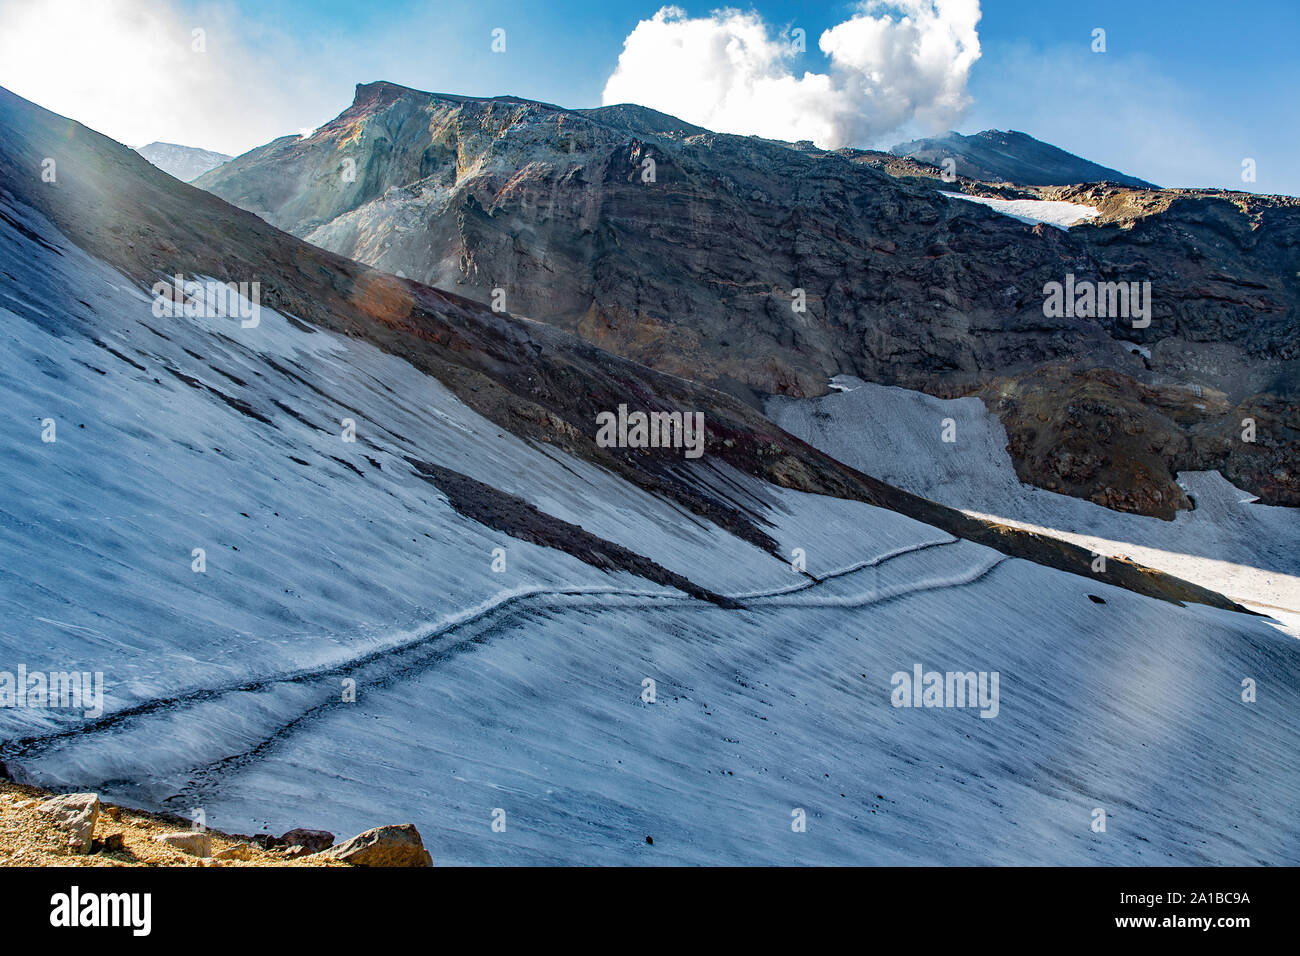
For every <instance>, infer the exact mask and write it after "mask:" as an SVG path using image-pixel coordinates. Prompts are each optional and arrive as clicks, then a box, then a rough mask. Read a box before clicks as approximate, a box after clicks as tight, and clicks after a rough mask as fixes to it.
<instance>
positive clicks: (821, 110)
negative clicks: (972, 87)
mask: <svg viewBox="0 0 1300 956" xmlns="http://www.w3.org/2000/svg"><path fill="white" fill-rule="evenodd" d="M979 19H980V7H979V0H894V2H884V0H867V2H865V3H862V4H861V5H860V7H859V12H858V13H856V14H854V15H853V16H852V17H850V18H849V19H848V20H846V21H844V22H843V23H840V24H838V25H836V26H834V27H832V28H831V29H829V30H827V31H825V32H824V33H822V35H821V38H820V39H819V41H818V46H819V47H820V49H821V51H822V53H823V54H825V56H826V57H827V60H828V68H827V71H826V72H824V73H815V72H805V73H804V74H803V75H802V76H798V75H796V74H795V70H794V62H795V60H796V58H797V56H798V53H797V52H796V50H795V49H794V47H793V44H792V43H791V39H790V37H789V36H785V35H777V34H774V33H773V32H772V31H771V30H770V29H769V27H768V26H767V24H766V23H765V22H764V21H763V20H762V18H761V17H760V16H759V15H758V14H756V13H752V12H751V13H742V12H740V11H737V10H720V11H716V12H714V13H713V14H712V15H711V16H708V17H699V18H690V17H688V16H687V15H686V14H685V12H684V11H682V10H681V9H680V8H678V7H664V8H663V9H661V10H659V12H658V13H656V14H655V15H654V16H653V17H652V18H651V19H649V20H642V21H641V22H640V23H638V24H637V26H636V28H635V29H634V30H633V31H632V32H631V33H630V34H629V35H628V37H627V39H626V40H625V41H624V44H623V53H622V55H621V56H620V57H619V60H618V65H617V67H616V68H615V70H614V73H613V75H612V76H610V78H609V81H608V83H606V85H605V91H604V95H603V101H604V102H605V104H607V105H609V104H614V103H639V104H640V105H642V106H649V107H652V108H653V109H657V110H661V111H663V112H665V113H671V114H672V115H674V116H677V117H680V118H681V119H684V120H687V121H689V122H692V123H696V124H698V125H700V126H705V127H707V128H709V129H712V130H716V131H718V132H726V133H742V134H754V135H759V136H766V137H770V138H773V139H783V140H799V139H810V140H812V141H813V142H815V143H816V144H817V145H819V146H823V147H827V148H835V147H838V146H844V145H872V144H874V143H876V142H877V141H880V140H882V138H883V137H885V136H887V135H888V134H890V133H893V132H896V131H897V130H899V129H901V128H902V127H904V126H908V125H917V126H921V127H928V128H931V129H933V130H939V129H946V128H948V127H949V126H951V125H952V124H953V123H955V122H956V121H957V120H959V119H960V118H961V116H962V114H963V113H964V112H965V110H966V108H967V107H968V106H969V105H970V97H969V95H968V94H967V92H966V83H967V79H968V77H969V75H970V69H971V66H972V65H973V64H974V63H975V61H976V60H978V59H979V55H980V46H979V33H978V31H977V30H976V24H977V23H978V22H979Z"/></svg>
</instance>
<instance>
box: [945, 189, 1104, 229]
mask: <svg viewBox="0 0 1300 956" xmlns="http://www.w3.org/2000/svg"><path fill="white" fill-rule="evenodd" d="M939 192H940V193H941V194H942V195H944V196H948V197H949V198H951V199H965V200H966V201H967V202H977V203H979V204H980V205H982V206H988V207H989V208H990V209H992V210H993V211H994V212H1000V213H1002V215H1004V216H1010V217H1011V218H1012V219H1019V220H1020V221H1021V222H1024V223H1028V224H1029V225H1031V226H1032V225H1035V224H1037V223H1040V222H1041V223H1046V224H1047V225H1049V226H1055V227H1056V228H1057V229H1066V230H1068V229H1069V228H1070V227H1071V226H1077V225H1078V224H1079V223H1081V222H1087V221H1088V220H1089V219H1095V218H1096V217H1097V215H1098V212H1097V210H1096V209H1094V208H1093V207H1092V206H1085V205H1084V204H1083V203H1077V202H1059V201H1057V200H1052V199H990V198H987V197H984V196H968V195H966V194H965V193H954V192H948V191H947V190H944V189H940V190H939Z"/></svg>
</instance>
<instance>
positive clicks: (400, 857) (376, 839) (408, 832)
mask: <svg viewBox="0 0 1300 956" xmlns="http://www.w3.org/2000/svg"><path fill="white" fill-rule="evenodd" d="M319 855H320V856H326V857H330V858H332V859H335V860H342V861H343V862H345V863H351V864H352V865H353V866H433V857H431V856H429V851H428V850H426V849H425V848H424V841H423V840H421V839H420V831H419V830H417V829H416V828H415V824H413V823H402V824H398V825H396V826H387V827H375V828H374V829H373V830H367V831H366V832H365V833H359V834H357V835H356V836H354V837H353V838H352V839H351V840H345V841H344V842H342V843H340V844H339V845H338V846H336V847H332V848H330V849H328V850H323V851H321V853H320V854H319Z"/></svg>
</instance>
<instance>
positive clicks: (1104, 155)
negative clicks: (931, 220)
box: [0, 0, 1300, 194]
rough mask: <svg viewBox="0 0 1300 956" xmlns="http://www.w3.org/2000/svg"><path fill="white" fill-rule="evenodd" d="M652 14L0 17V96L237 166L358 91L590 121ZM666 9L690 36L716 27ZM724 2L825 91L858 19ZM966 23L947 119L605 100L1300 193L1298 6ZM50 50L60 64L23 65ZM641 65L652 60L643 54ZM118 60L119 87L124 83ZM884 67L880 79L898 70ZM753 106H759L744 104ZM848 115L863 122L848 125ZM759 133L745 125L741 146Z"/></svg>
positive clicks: (120, 0)
mask: <svg viewBox="0 0 1300 956" xmlns="http://www.w3.org/2000/svg"><path fill="white" fill-rule="evenodd" d="M907 2H909V3H912V4H915V3H917V2H918V0H907ZM942 2H945V3H946V2H952V3H955V4H961V5H964V4H968V3H969V4H973V3H974V2H975V0H942ZM662 5H663V4H661V3H660V2H655V0H650V2H645V3H641V2H629V0H549V2H545V3H537V2H520V0H477V2H474V3H455V4H450V3H437V2H427V0H369V2H363V3H359V2H357V0H226V2H213V0H0V85H4V86H7V87H9V88H11V89H14V90H15V91H16V92H18V93H20V94H22V95H24V96H28V97H29V98H31V99H34V100H35V101H36V102H39V103H41V104H42V105H45V106H48V107H49V108H51V109H55V110H57V111H58V112H63V113H66V114H68V115H71V116H73V117H74V118H77V119H81V120H82V121H84V122H87V123H88V124H89V125H92V126H95V127H96V128H99V129H101V130H102V131H103V132H106V133H108V134H109V135H113V136H115V137H116V138H119V139H122V140H123V141H124V142H128V143H130V144H131V145H142V144H143V142H144V141H147V140H149V139H163V140H168V141H172V142H184V143H186V144H188V145H196V146H203V147H206V148H212V149H219V150H222V151H224V152H242V151H243V150H245V149H248V148H250V147H252V146H254V145H257V144H259V143H261V142H265V141H266V140H268V139H270V138H272V137H273V136H275V135H281V134H284V133H288V132H296V131H297V130H299V129H302V128H312V127H314V126H316V125H319V124H320V123H321V122H324V121H325V120H327V119H329V118H330V117H332V116H334V115H336V114H337V113H338V112H340V111H342V109H344V108H345V107H346V106H347V104H348V102H350V100H351V97H352V92H353V86H354V84H356V83H357V82H366V81H370V80H375V79H388V80H392V81H395V82H399V83H404V84H406V85H410V86H415V87H418V88H422V89H429V90H436V91H442V92H455V93H466V94H474V95H496V94H504V93H510V94H515V95H518V96H523V97H528V98H532V99H540V100H545V101H549V102H554V103H559V104H562V105H566V106H594V105H599V104H600V103H601V102H602V94H603V93H604V91H605V87H606V85H607V83H609V82H610V78H611V75H612V74H614V72H615V70H616V68H618V67H619V57H620V54H621V53H622V52H623V49H624V42H625V40H627V39H628V37H629V35H631V34H633V31H635V30H637V28H638V24H640V23H641V22H642V21H646V20H649V19H650V18H652V17H653V16H654V15H655V12H656V11H657V10H658V9H659V8H660V6H662ZM676 5H677V6H679V7H682V8H683V9H684V11H685V13H686V14H687V19H692V20H695V19H697V18H698V19H699V20H700V22H703V18H708V17H710V15H711V13H712V12H713V11H714V10H715V9H716V6H714V5H710V4H696V3H691V2H685V3H683V2H679V3H678V4H676ZM927 5H928V3H927ZM723 6H725V4H724V5H723ZM733 6H736V7H738V8H739V9H740V10H741V11H742V12H744V13H752V14H754V15H756V17H757V18H758V19H761V21H762V25H763V27H764V29H766V30H768V31H769V32H770V35H771V37H772V38H773V39H774V42H775V41H776V40H779V39H781V38H782V35H783V33H784V31H785V30H787V29H788V28H790V27H800V28H802V29H804V30H805V31H806V34H807V47H808V50H807V52H805V53H803V54H802V55H801V56H793V57H790V58H789V60H788V62H785V63H783V67H782V68H783V69H788V71H789V73H790V76H791V77H792V78H793V79H792V80H791V82H793V80H796V79H798V78H799V77H801V76H802V74H803V73H804V72H805V71H811V72H813V73H820V74H825V73H827V72H828V70H829V72H831V74H832V75H834V70H832V69H830V68H829V67H828V63H829V61H828V58H827V57H826V56H825V55H824V54H823V53H822V51H821V50H820V49H818V38H819V37H820V36H821V35H822V33H823V31H826V30H828V29H831V28H834V27H836V25H837V24H842V23H844V22H845V21H847V20H849V19H850V18H852V17H854V16H855V14H858V13H859V12H860V8H859V5H858V4H855V3H816V2H802V0H759V2H757V3H755V4H745V5H733ZM57 7H62V8H63V10H62V11H60V10H57V9H55V8H57ZM979 8H980V9H979V20H978V26H977V27H976V30H977V32H978V41H977V42H978V47H979V57H978V59H977V60H974V62H973V64H969V66H968V69H964V70H962V71H956V72H958V73H959V74H960V77H959V78H960V87H961V90H960V98H961V99H962V100H963V101H964V102H967V105H966V107H965V109H963V110H955V109H952V108H948V107H944V108H937V107H934V105H933V104H932V103H929V102H928V101H927V97H929V96H930V94H931V93H932V92H934V90H936V89H938V88H939V87H940V86H941V85H942V83H943V82H950V81H952V79H953V77H952V76H951V75H948V74H942V75H936V76H932V77H929V78H928V80H927V81H926V82H921V81H918V82H917V83H915V84H910V80H909V78H908V77H906V76H902V77H899V76H897V75H895V76H894V77H893V80H892V82H898V83H901V84H902V85H904V86H909V84H910V85H911V86H914V87H915V88H909V90H908V92H907V93H906V95H904V96H902V97H901V100H900V101H897V102H891V103H889V104H888V106H889V107H890V109H888V110H887V109H885V108H884V107H883V106H882V103H881V102H880V101H878V100H877V99H874V98H871V97H869V96H867V97H865V98H859V99H855V98H854V96H853V95H849V94H844V93H843V91H841V93H842V94H843V95H841V96H840V98H839V100H837V101H835V102H832V103H829V104H828V105H825V112H826V116H827V117H830V118H827V119H826V120H825V122H824V123H822V124H821V125H818V123H817V122H815V120H817V119H818V117H817V116H816V115H814V116H811V117H810V116H809V113H810V111H809V110H807V109H805V108H804V106H803V105H802V104H804V103H805V102H806V100H805V99H800V98H798V97H796V99H795V101H794V102H797V103H798V104H801V105H799V106H798V107H797V109H798V112H796V113H791V114H789V115H791V116H794V117H796V119H797V118H803V119H807V120H808V125H807V126H806V127H805V125H802V124H801V122H795V121H791V122H789V123H786V122H785V117H786V115H787V114H785V113H783V112H782V111H781V110H779V109H776V110H771V111H768V110H762V109H760V110H758V112H759V113H761V114H762V115H760V116H758V117H755V115H754V114H755V104H750V109H749V112H746V110H745V109H744V108H739V109H736V108H732V109H731V110H730V112H727V111H726V110H722V109H721V107H718V108H717V110H715V111H714V112H709V111H708V110H707V109H706V106H707V104H704V103H703V100H704V99H707V96H708V94H707V92H706V91H705V90H704V89H703V84H701V83H700V79H701V77H698V76H697V77H692V76H691V75H690V73H689V71H681V70H678V69H677V68H676V66H675V65H674V64H673V63H671V62H670V60H669V58H667V57H664V58H663V59H662V63H663V66H662V69H661V75H655V74H653V73H651V74H649V75H647V73H646V69H645V68H642V70H641V72H640V73H639V74H637V75H630V76H628V77H627V82H625V83H623V84H622V85H620V86H618V90H620V91H624V90H631V91H633V94H634V95H636V96H637V98H638V99H641V100H647V99H653V98H654V97H656V96H661V97H662V98H663V99H662V102H659V103H657V102H650V104H649V105H659V106H660V108H663V105H664V103H666V104H667V105H670V106H671V105H675V104H677V103H681V104H682V109H681V110H677V111H678V112H684V111H687V110H692V109H696V108H697V107H698V108H699V109H701V110H703V111H704V112H702V113H701V114H700V115H699V116H697V117H691V116H685V117H684V118H686V119H694V120H695V121H696V122H701V121H702V120H712V121H713V123H712V125H714V126H715V127H716V126H725V125H727V124H728V123H730V125H731V126H732V127H733V130H732V131H737V132H756V133H760V134H762V135H774V136H776V135H779V136H780V137H781V138H787V139H794V138H816V139H818V140H819V141H820V140H821V139H822V138H823V133H822V131H823V130H825V131H827V132H826V133H825V135H828V136H836V137H839V138H842V139H847V140H852V141H853V144H854V145H861V146H875V147H884V146H888V145H891V144H893V143H895V142H899V141H901V140H905V139H908V138H911V137H912V136H915V135H924V134H927V133H930V132H933V131H935V129H937V128H940V127H945V128H946V127H952V128H956V129H958V130H960V131H962V132H975V131H977V130H980V129H986V128H990V127H994V128H999V129H1008V128H1010V129H1019V130H1023V131H1025V132H1028V133H1030V134H1032V135H1034V136H1037V137H1039V138H1040V139H1043V140H1046V141H1048V142H1051V143H1054V144H1056V145H1059V146H1061V147H1062V148H1065V149H1068V150H1070V151H1071V152H1075V153H1078V154H1080V155H1083V156H1085V157H1087V158H1089V159H1092V160H1095V161H1097V162H1100V163H1103V164H1105V165H1109V166H1114V167H1116V168H1118V169H1121V170H1123V171H1125V172H1128V173H1132V174H1134V175H1138V176H1142V177H1144V178H1147V179H1150V180H1153V181H1155V182H1159V183H1161V184H1166V185H1205V186H1222V187H1226V188H1235V189H1254V190H1256V191H1261V192H1286V193H1290V194H1300V168H1298V167H1297V165H1296V158H1297V157H1300V108H1298V107H1297V96H1296V91H1297V90H1300V56H1297V50H1298V49H1300V8H1298V7H1297V2H1296V0H1252V2H1250V3H1248V4H1240V5H1226V4H1221V3H1208V2H1195V0H1193V2H1172V0H1098V2H1074V3H1065V2H1053V0H1038V2H1032V0H983V2H982V3H980V4H979ZM92 9H93V11H94V12H93V13H92V12H91V10H92ZM1225 10H1227V11H1230V12H1225ZM38 11H39V12H38ZM77 12H81V13H82V16H81V17H80V18H78V17H77ZM70 22H71V23H74V24H75V23H77V22H83V23H84V30H83V33H84V36H82V38H81V41H79V40H78V34H77V33H76V30H74V31H73V36H72V37H71V38H69V36H68V29H67V27H68V24H69V23H70ZM496 27H502V28H504V29H505V30H506V52H505V53H503V54H493V53H492V52H491V50H490V48H489V46H490V43H491V36H490V34H491V31H492V30H493V29H494V28H496ZM1097 27H1101V28H1103V29H1105V31H1106V46H1107V49H1106V52H1105V53H1094V52H1092V50H1091V49H1090V47H1091V43H1092V31H1093V29H1094V28H1097ZM192 28H202V29H203V30H204V31H205V35H206V37H205V38H206V50H205V55H204V56H203V57H202V58H199V57H195V56H194V55H193V54H192V53H191V51H190V49H189V46H190V36H189V34H190V32H191V29H192ZM6 37H7V42H8V43H9V46H8V47H6V46H5V44H6ZM83 41H84V48H83V47H79V46H78V42H83ZM56 42H57V43H59V44H60V46H61V47H63V48H64V50H65V51H66V52H70V53H71V54H72V55H70V56H68V55H65V56H62V57H50V56H48V55H44V56H40V57H38V56H36V55H35V53H34V52H33V51H38V50H40V49H41V47H42V45H43V44H45V45H47V46H48V44H52V43H56ZM782 42H784V41H782ZM848 42H849V46H852V43H853V42H855V41H854V40H852V38H850V39H849V41H848ZM967 44H968V45H969V38H967ZM69 47H71V49H70V50H69ZM24 51H27V55H26V56H24ZM45 52H46V53H48V50H46V51H45ZM650 52H651V54H653V53H654V49H653V46H651V48H650ZM851 52H852V51H850V53H851ZM187 57H188V59H187ZM652 61H653V62H656V63H657V62H659V61H654V59H653V56H652ZM71 62H76V63H80V64H82V66H81V70H82V73H83V74H84V75H78V74H77V73H76V70H75V69H72V71H71V72H72V75H67V72H68V70H69V68H68V67H66V66H65V67H63V68H62V69H63V70H64V72H63V73H59V72H57V71H58V70H59V69H60V67H57V66H55V65H54V64H58V63H62V64H65V65H66V64H69V63H71ZM126 62H129V63H131V64H132V66H131V67H130V68H129V69H124V68H123V64H124V63H126ZM697 66H698V64H697ZM656 69H658V67H657V66H656ZM892 69H893V70H894V73H895V74H898V73H899V72H906V70H907V66H906V64H902V65H898V64H894V66H893V67H892ZM151 70H152V71H153V72H151ZM629 72H630V73H631V72H634V71H629ZM679 73H680V74H681V77H678V78H679V79H681V80H682V82H685V83H686V84H687V88H686V91H685V92H683V91H681V90H679V91H677V98H676V99H674V98H673V95H672V93H671V91H664V90H661V86H670V85H671V83H672V82H673V79H674V77H677V76H678V74H679ZM683 78H684V79H683ZM848 82H849V85H850V86H851V85H852V78H851V77H850V79H849V81H848ZM132 84H134V85H132ZM691 84H695V85H697V86H700V87H701V91H700V95H699V97H694V96H692V95H690V90H691ZM158 87H163V88H164V89H158ZM945 88H946V87H945ZM949 92H951V90H949ZM799 96H803V94H802V93H801V94H799ZM764 103H765V101H764V100H761V99H760V101H759V102H758V104H757V106H758V107H762V106H763V105H764ZM846 106H847V107H849V108H850V112H853V111H855V110H856V112H857V113H859V114H861V116H859V117H856V118H855V117H849V118H847V119H846V117H845V108H846ZM790 108H791V109H796V107H794V106H791V107H790ZM719 110H721V112H719ZM891 110H892V111H891ZM878 112H879V113H881V114H882V115H881V116H876V115H873V114H875V113H878ZM811 113H813V114H816V113H817V110H816V109H813V110H811ZM885 113H888V117H887V118H886V117H885V116H884V115H883V114H885ZM768 114H770V115H768ZM724 117H725V118H724ZM900 117H901V119H900ZM760 119H761V120H762V125H759V126H757V127H756V128H753V129H751V128H749V126H750V125H754V124H755V123H758V121H759V120H760ZM859 120H861V121H859ZM747 124H748V125H747ZM783 124H784V125H783ZM703 125H710V122H707V121H706V122H703ZM808 129H813V130H814V132H812V133H808V132H807V130H808ZM787 130H788V132H787ZM867 140H870V141H867ZM1247 157H1249V158H1252V159H1254V160H1255V161H1256V170H1257V180H1256V181H1255V182H1253V183H1243V182H1242V179H1241V164H1242V161H1243V159H1245V158H1247Z"/></svg>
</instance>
